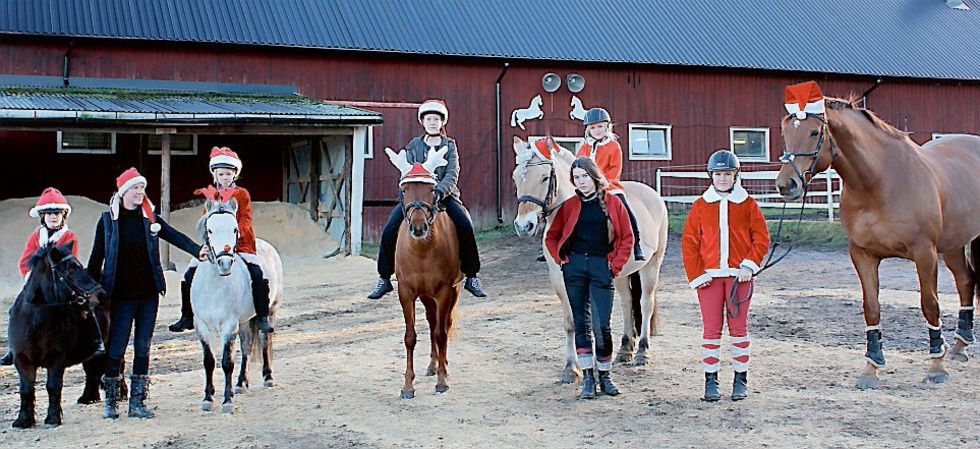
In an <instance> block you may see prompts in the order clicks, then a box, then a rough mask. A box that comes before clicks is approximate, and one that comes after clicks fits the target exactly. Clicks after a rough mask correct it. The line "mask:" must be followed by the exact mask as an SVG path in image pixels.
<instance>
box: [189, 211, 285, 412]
mask: <svg viewBox="0 0 980 449" xmlns="http://www.w3.org/2000/svg"><path fill="white" fill-rule="evenodd" d="M205 209H206V210H207V212H205V214H204V216H203V217H201V219H200V220H199V221H198V222H197V231H198V233H199V234H200V236H201V238H202V239H204V241H205V244H206V245H207V247H208V250H209V253H210V256H209V258H210V261H209V262H207V263H201V264H200V265H199V266H198V268H197V273H196V274H195V275H194V282H193V283H192V284H191V307H192V308H193V309H194V329H195V330H196V331H197V336H198V338H199V339H200V340H201V347H202V348H203V349H204V371H205V374H206V375H205V378H206V379H205V386H204V401H203V403H202V405H201V409H202V410H204V411H209V410H211V409H212V407H213V405H214V398H213V394H214V382H213V380H212V377H213V374H214V364H215V358H214V353H213V352H212V349H211V348H212V347H216V346H215V345H216V344H220V345H221V348H222V356H221V368H222V370H224V373H225V397H224V402H223V403H222V405H221V411H222V412H226V413H227V412H234V405H233V404H232V397H234V393H233V392H232V387H231V385H232V383H231V376H232V373H233V371H234V370H235V360H234V353H235V348H234V346H233V345H234V343H235V338H236V336H238V337H241V349H242V366H241V371H239V374H238V383H237V385H236V387H235V392H237V393H243V392H244V391H245V389H247V388H248V358H249V355H250V354H251V353H252V352H253V350H255V349H261V351H262V376H263V378H264V381H265V382H264V385H265V386H266V387H271V386H273V381H272V336H271V335H269V334H264V333H261V332H259V329H258V324H257V323H256V318H255V306H254V304H253V302H252V281H251V278H250V277H249V275H248V268H247V267H246V266H245V262H244V260H243V256H244V257H254V256H252V255H250V254H241V253H236V252H235V243H236V242H237V241H238V235H239V232H238V219H237V218H236V213H237V211H238V202H237V201H235V199H234V198H231V199H230V200H227V201H223V202H216V201H213V200H211V199H208V200H207V202H206V203H205ZM255 249H256V253H257V256H258V258H259V259H260V262H261V266H262V269H263V273H264V275H265V278H266V279H268V280H269V322H270V323H274V322H275V316H276V315H275V314H276V310H277V309H278V308H279V304H280V303H281V302H282V293H283V285H282V278H283V270H282V259H281V258H280V257H279V252H278V251H276V249H275V248H274V247H273V246H272V245H271V244H269V242H266V241H265V240H262V239H255ZM236 262H237V263H236Z"/></svg>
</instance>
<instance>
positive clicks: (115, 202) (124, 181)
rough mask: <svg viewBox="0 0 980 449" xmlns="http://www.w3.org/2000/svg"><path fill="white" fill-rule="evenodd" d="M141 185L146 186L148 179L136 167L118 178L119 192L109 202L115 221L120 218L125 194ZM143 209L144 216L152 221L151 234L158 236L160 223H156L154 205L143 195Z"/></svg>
mask: <svg viewBox="0 0 980 449" xmlns="http://www.w3.org/2000/svg"><path fill="white" fill-rule="evenodd" d="M140 183H142V184H143V185H146V178H145V177H144V176H143V175H141V174H140V172H138V171H136V168H135V167H130V168H129V169H128V170H126V171H124V172H122V174H121V175H119V177H117V178H116V188H117V189H118V190H117V191H116V194H115V195H112V200H110V201H109V211H110V215H111V216H112V219H113V220H116V219H118V218H119V203H120V202H121V201H122V197H123V194H125V193H126V191H127V190H129V189H131V188H133V187H134V186H136V184H140ZM141 208H142V209H143V216H144V217H146V219H147V220H150V232H152V233H154V234H156V233H157V232H159V231H160V223H157V222H156V217H154V216H153V203H151V202H150V198H149V197H147V196H146V195H145V194H144V195H143V204H141Z"/></svg>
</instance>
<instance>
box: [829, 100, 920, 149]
mask: <svg viewBox="0 0 980 449" xmlns="http://www.w3.org/2000/svg"><path fill="white" fill-rule="evenodd" d="M858 101H859V98H858V96H857V95H856V94H850V95H848V97H847V98H834V97H824V105H825V106H826V107H827V108H828V109H834V110H837V111H844V110H853V111H857V112H860V113H861V114H862V115H864V118H866V119H868V121H870V122H871V124H872V125H874V127H875V128H878V129H879V130H881V131H883V132H884V133H885V134H888V135H890V136H892V137H894V138H896V139H907V138H908V137H909V133H907V132H905V131H902V130H900V129H898V128H896V127H894V126H892V125H890V124H888V122H886V121H884V120H882V119H881V118H880V117H878V115H876V114H875V113H874V112H872V111H871V110H869V109H866V108H862V107H858V105H857V103H858Z"/></svg>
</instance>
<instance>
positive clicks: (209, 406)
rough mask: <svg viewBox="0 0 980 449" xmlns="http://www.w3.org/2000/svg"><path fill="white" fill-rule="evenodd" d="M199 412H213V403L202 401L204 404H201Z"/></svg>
mask: <svg viewBox="0 0 980 449" xmlns="http://www.w3.org/2000/svg"><path fill="white" fill-rule="evenodd" d="M201 410H202V411H205V412H210V411H211V410H214V402H211V401H204V402H202V403H201Z"/></svg>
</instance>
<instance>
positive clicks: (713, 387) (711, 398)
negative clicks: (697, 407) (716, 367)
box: [701, 373, 721, 402]
mask: <svg viewBox="0 0 980 449" xmlns="http://www.w3.org/2000/svg"><path fill="white" fill-rule="evenodd" d="M720 399H721V395H720V394H718V373H704V397H702V398H701V400H702V401H707V402H718V400H720Z"/></svg>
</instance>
